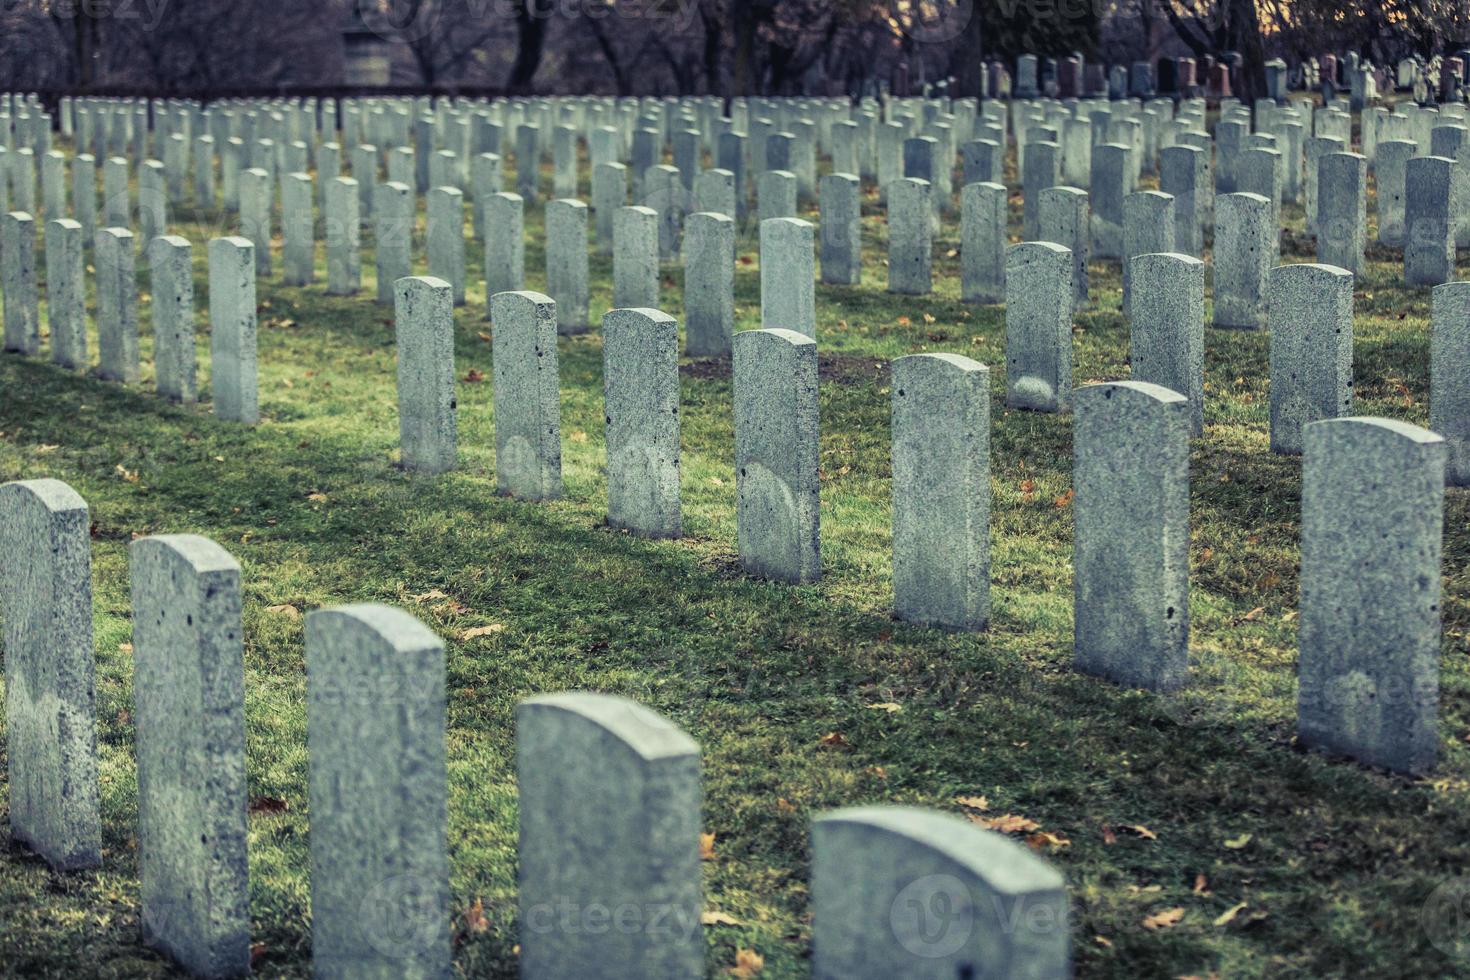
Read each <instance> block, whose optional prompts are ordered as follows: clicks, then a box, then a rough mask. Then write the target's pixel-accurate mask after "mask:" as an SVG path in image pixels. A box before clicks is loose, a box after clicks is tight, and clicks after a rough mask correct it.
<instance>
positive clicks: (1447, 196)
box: [1404, 156, 1457, 286]
mask: <svg viewBox="0 0 1470 980" xmlns="http://www.w3.org/2000/svg"><path fill="white" fill-rule="evenodd" d="M1456 166H1457V164H1456V163H1455V161H1453V160H1450V159H1448V158H1447V157H1432V156H1431V157H1414V158H1413V159H1411V160H1410V161H1409V162H1408V163H1407V164H1406V165H1405V167H1404V187H1405V189H1404V282H1405V283H1406V284H1408V285H1410V286H1437V285H1439V284H1440V283H1445V282H1449V281H1450V280H1451V279H1453V278H1454V277H1455V229H1454V224H1453V221H1452V214H1453V212H1454V208H1455V205H1456V201H1455V197H1454V187H1453V174H1454V168H1455V167H1456Z"/></svg>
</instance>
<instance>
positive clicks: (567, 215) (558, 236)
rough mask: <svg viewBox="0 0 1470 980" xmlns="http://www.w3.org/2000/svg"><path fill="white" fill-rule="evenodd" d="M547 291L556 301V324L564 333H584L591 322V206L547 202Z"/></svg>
mask: <svg viewBox="0 0 1470 980" xmlns="http://www.w3.org/2000/svg"><path fill="white" fill-rule="evenodd" d="M545 218H546V292H547V295H549V296H550V297H551V298H552V299H553V300H555V301H556V326H557V329H558V330H559V331H560V332H562V333H563V334H575V333H582V332H584V331H586V330H587V328H588V327H589V326H591V324H590V323H589V321H588V318H587V316H588V314H587V302H588V299H587V297H588V272H587V268H588V260H587V205H586V204H584V203H582V202H581V201H576V200H570V199H558V200H554V201H547V202H546V214H545Z"/></svg>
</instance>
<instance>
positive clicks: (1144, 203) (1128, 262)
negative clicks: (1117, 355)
mask: <svg viewBox="0 0 1470 980" xmlns="http://www.w3.org/2000/svg"><path fill="white" fill-rule="evenodd" d="M1174 228H1175V225H1174V198H1173V197H1171V196H1170V195H1168V194H1165V193H1163V192H1161V191H1138V192H1137V193H1134V194H1129V195H1128V196H1127V197H1125V198H1124V199H1123V315H1124V317H1127V316H1129V315H1130V314H1129V310H1130V308H1131V307H1130V304H1131V303H1132V297H1133V261H1132V260H1133V258H1134V257H1135V256H1139V255H1147V254H1149V253H1151V252H1173V251H1175V248H1174ZM1062 244H1064V245H1065V244H1066V243H1065V242H1063V243H1062Z"/></svg>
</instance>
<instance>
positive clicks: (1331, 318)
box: [1268, 263, 1353, 454]
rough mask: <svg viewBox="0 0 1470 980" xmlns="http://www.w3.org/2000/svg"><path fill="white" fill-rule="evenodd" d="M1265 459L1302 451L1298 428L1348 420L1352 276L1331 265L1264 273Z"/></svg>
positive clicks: (1351, 347) (1349, 404)
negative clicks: (1267, 359)
mask: <svg viewBox="0 0 1470 980" xmlns="http://www.w3.org/2000/svg"><path fill="white" fill-rule="evenodd" d="M1270 290H1271V294H1270V302H1269V304H1268V305H1269V308H1270V311H1271V323H1270V327H1271V451H1272V452H1273V453H1288V454H1291V453H1299V452H1301V451H1302V427H1303V426H1306V425H1308V424H1309V423H1312V422H1316V421H1319V420H1321V419H1331V418H1339V417H1341V416H1344V415H1350V414H1352V409H1353V274H1352V273H1351V272H1348V271H1347V270H1346V269H1339V268H1338V267H1336V266H1331V265H1319V264H1315V263H1302V264H1298V265H1283V266H1279V267H1277V268H1276V269H1273V270H1272V272H1271V280H1270Z"/></svg>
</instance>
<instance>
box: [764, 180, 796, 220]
mask: <svg viewBox="0 0 1470 980" xmlns="http://www.w3.org/2000/svg"><path fill="white" fill-rule="evenodd" d="M796 186H797V185H796V175H795V174H793V173H791V172H790V171H789V170H767V171H766V172H765V173H763V174H761V175H760V176H759V177H757V178H756V184H755V197H756V202H755V203H756V210H757V213H758V214H759V215H760V220H761V221H762V222H766V221H770V220H772V219H773V218H794V217H796Z"/></svg>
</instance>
